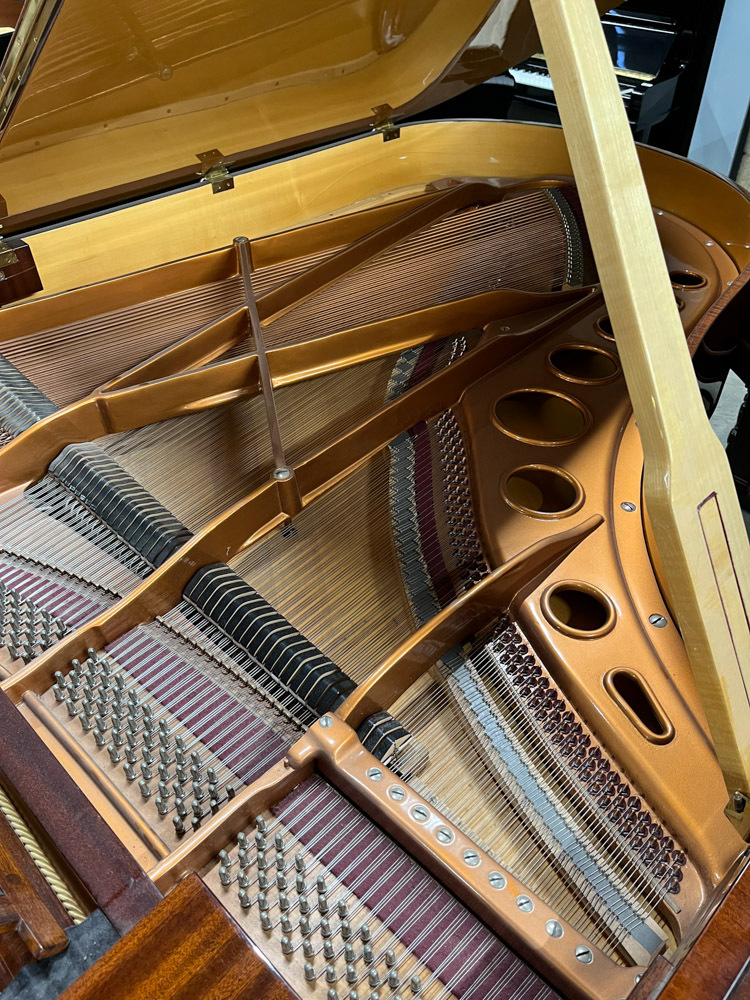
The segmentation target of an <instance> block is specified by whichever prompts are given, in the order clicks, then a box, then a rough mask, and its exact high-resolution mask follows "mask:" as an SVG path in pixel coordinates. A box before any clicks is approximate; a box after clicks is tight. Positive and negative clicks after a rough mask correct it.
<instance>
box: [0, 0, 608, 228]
mask: <svg viewBox="0 0 750 1000" xmlns="http://www.w3.org/2000/svg"><path fill="white" fill-rule="evenodd" d="M602 6H605V4H602ZM536 45H537V36H536V32H535V30H534V28H533V22H532V19H531V15H530V12H529V9H528V6H527V4H526V0H520V2H519V0H500V2H499V3H497V5H496V6H494V9H493V4H492V0H462V2H461V3H456V2H455V0H328V2H322V3H321V2H320V0H277V2H275V3H267V2H264V3H261V2H259V0H179V2H178V0H29V2H28V3H27V5H26V8H25V11H24V15H23V17H22V19H21V24H20V25H19V29H18V31H17V34H16V38H15V40H14V42H13V44H12V46H11V49H10V51H9V53H8V56H7V58H6V59H5V61H4V63H3V66H2V72H0V78H1V79H0V84H1V86H0V196H2V199H4V201H5V203H6V210H5V211H4V212H3V211H2V205H0V212H1V213H2V214H3V215H7V216H9V217H10V218H9V220H8V223H6V226H7V228H9V229H11V230H13V229H16V230H17V229H19V228H22V227H23V226H24V225H25V226H26V227H28V226H29V225H31V224H38V223H40V222H43V221H47V220H48V219H50V218H53V217H55V216H57V217H60V216H64V215H66V214H69V213H70V212H73V211H76V210H77V211H81V210H86V209H91V208H94V207H98V206H101V205H106V204H108V203H114V202H117V201H120V200H122V199H123V198H124V197H126V196H128V195H129V196H133V195H135V194H141V193H145V192H148V191H154V190H159V189H163V188H167V187H171V186H173V185H175V184H176V183H180V182H181V183H190V182H196V181H197V180H198V178H199V175H200V174H201V173H202V172H203V173H205V171H206V168H207V167H209V168H210V166H211V162H209V161H212V162H214V163H215V161H216V160H220V161H222V162H219V164H218V166H219V170H220V171H221V167H222V166H228V167H229V169H230V170H231V169H232V168H237V167H239V166H241V165H243V164H249V163H252V162H253V161H257V160H260V159H266V158H269V157H273V156H277V155H279V154H281V153H282V152H285V151H289V150H291V149H293V148H301V147H305V146H310V145H312V144H313V143H319V142H321V141H323V140H324V139H327V138H330V137H332V136H336V135H338V136H342V135H347V134H348V135H351V134H356V133H358V132H365V131H367V130H368V129H372V128H373V127H378V125H379V124H381V123H383V122H385V123H387V122H388V120H389V119H390V117H391V114H393V115H394V116H398V115H399V114H404V113H407V112H410V111H414V110H417V109H418V108H424V107H428V106H430V105H434V104H436V103H439V102H440V101H442V100H445V99H446V98H448V97H450V96H453V95H455V94H456V93H458V92H460V91H461V90H463V89H466V88H467V87H469V86H472V85H473V84H476V83H478V82H480V80H482V79H487V78H488V77H491V76H493V75H495V74H497V73H498V72H501V71H503V70H504V69H505V68H507V66H508V65H510V64H512V63H514V62H517V61H518V60H519V59H522V58H524V56H525V55H526V54H528V52H530V51H533V50H534V48H535V47H536ZM207 151H212V152H214V153H217V154H218V155H216V156H213V158H211V157H209V158H208V159H206V160H205V162H204V163H203V165H202V163H201V160H200V159H199V154H205V153H206V152H207ZM227 186H231V185H227Z"/></svg>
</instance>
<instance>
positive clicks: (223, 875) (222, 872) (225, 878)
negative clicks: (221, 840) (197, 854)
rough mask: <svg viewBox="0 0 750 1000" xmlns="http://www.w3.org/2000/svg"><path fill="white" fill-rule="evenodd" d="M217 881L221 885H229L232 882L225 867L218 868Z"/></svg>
mask: <svg viewBox="0 0 750 1000" xmlns="http://www.w3.org/2000/svg"><path fill="white" fill-rule="evenodd" d="M219 881H220V882H221V884H222V885H230V884H231V882H232V876H231V873H230V871H229V869H228V868H227V867H226V866H225V865H222V866H221V867H220V868H219Z"/></svg>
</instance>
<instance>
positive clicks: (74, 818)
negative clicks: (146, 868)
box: [0, 694, 161, 934]
mask: <svg viewBox="0 0 750 1000" xmlns="http://www.w3.org/2000/svg"><path fill="white" fill-rule="evenodd" d="M0 732H2V734H3V739H2V745H1V746H0V781H1V782H2V784H3V785H4V786H5V787H6V788H12V789H13V790H14V799H15V800H16V803H17V805H18V806H19V808H21V810H22V811H23V813H24V814H25V815H26V816H27V817H28V819H29V820H31V819H32V818H33V819H34V820H35V825H36V826H37V827H38V828H40V829H41V830H42V831H45V832H46V833H47V835H48V836H49V837H51V838H52V841H53V842H54V845H55V848H56V850H57V852H58V854H59V856H60V858H61V860H62V862H63V863H64V864H65V866H66V867H67V869H68V870H69V871H71V872H72V873H73V875H74V876H75V878H76V879H77V880H78V882H79V883H80V884H81V886H82V887H83V889H84V890H85V892H86V893H87V894H88V895H89V897H90V898H91V900H92V901H93V903H94V905H95V906H97V907H98V908H99V909H100V910H102V911H103V912H104V914H105V916H106V917H107V919H108V920H109V922H110V923H111V924H112V925H113V927H114V928H115V929H116V930H118V931H119V932H120V933H122V934H124V933H125V932H126V931H128V930H130V928H131V927H132V926H134V924H136V923H137V922H138V921H139V920H140V919H141V918H142V917H143V916H145V914H146V913H148V911H149V910H150V909H151V908H152V907H153V906H155V905H156V903H157V902H158V901H159V899H160V898H161V893H159V892H158V890H157V889H156V888H155V886H154V885H153V883H152V882H151V881H150V880H149V879H148V878H147V877H146V875H145V873H144V872H143V870H142V869H141V868H140V866H139V865H138V864H137V863H136V862H135V861H134V860H133V857H132V856H131V855H130V854H129V853H128V851H127V850H126V849H125V847H124V846H123V845H122V843H121V842H120V841H119V840H118V839H117V837H116V836H115V835H114V834H113V833H112V831H111V830H110V829H109V827H108V826H107V824H106V823H105V822H104V820H103V819H102V818H101V816H100V815H99V814H98V813H97V811H96V809H94V807H93V806H92V805H91V803H90V802H89V801H88V799H87V798H86V796H85V795H84V794H83V793H82V792H81V790H80V789H79V788H78V786H77V785H76V783H75V782H74V781H73V780H72V778H71V777H70V776H69V775H68V774H67V773H66V771H65V770H64V769H63V768H62V767H61V766H60V764H59V763H58V762H57V760H56V759H55V758H54V757H53V755H52V754H51V753H50V752H49V750H48V749H47V748H46V747H45V746H44V744H43V743H42V742H41V740H40V739H39V738H38V737H37V736H36V734H35V733H34V732H33V730H32V729H31V728H30V727H29V725H28V723H27V722H26V721H25V720H24V719H23V718H21V716H20V715H19V713H18V711H17V709H16V708H15V707H14V706H13V705H12V704H11V702H10V701H9V700H8V698H7V697H6V696H5V695H4V694H0Z"/></svg>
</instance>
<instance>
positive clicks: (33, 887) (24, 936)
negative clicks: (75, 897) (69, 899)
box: [0, 813, 72, 989]
mask: <svg viewBox="0 0 750 1000" xmlns="http://www.w3.org/2000/svg"><path fill="white" fill-rule="evenodd" d="M71 923H72V921H71V919H70V917H69V916H68V914H67V913H66V912H65V910H64V909H63V907H62V906H61V905H60V902H59V901H58V899H57V896H55V894H54V892H53V891H52V890H51V889H50V887H49V886H48V885H47V883H46V881H45V880H44V878H43V877H42V875H41V873H40V871H39V869H38V868H37V867H36V865H35V864H34V862H33V861H32V860H31V858H30V856H29V854H28V853H27V852H26V850H25V849H24V847H23V845H22V844H21V842H20V841H19V839H18V838H17V837H16V835H15V833H14V832H13V830H12V828H11V826H10V823H8V821H7V820H6V818H5V816H3V815H2V813H0V989H3V988H4V987H5V986H7V985H8V983H10V982H11V981H12V980H13V979H14V978H15V976H16V974H17V973H18V970H19V969H20V968H21V967H22V966H24V965H27V964H28V963H29V962H33V961H37V960H39V959H41V958H49V956H50V955H56V954H58V952H61V951H63V949H64V948H66V947H67V944H68V938H67V935H66V933H65V928H66V927H68V926H70V924H71Z"/></svg>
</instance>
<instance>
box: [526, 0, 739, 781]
mask: <svg viewBox="0 0 750 1000" xmlns="http://www.w3.org/2000/svg"><path fill="white" fill-rule="evenodd" d="M530 2H531V6H532V9H533V12H534V16H535V18H536V23H537V27H538V29H539V34H540V37H541V41H542V45H543V48H544V52H545V56H546V58H547V62H548V64H549V68H550V73H551V75H552V80H553V82H554V86H555V94H556V97H557V103H558V106H559V109H560V118H561V120H562V124H563V131H564V134H565V137H566V141H567V145H568V151H569V153H570V159H571V162H572V164H573V169H574V173H575V178H576V182H577V185H578V190H579V193H580V196H581V203H582V206H583V211H584V215H585V217H586V224H587V226H588V231H589V235H590V238H591V245H592V248H593V252H594V256H595V258H596V263H597V266H598V269H599V275H600V278H601V282H602V289H603V292H604V296H605V299H606V302H607V307H608V310H609V314H610V319H611V321H612V327H613V330H614V332H615V335H616V339H617V347H618V350H619V353H620V358H621V360H622V366H623V370H624V373H625V378H626V381H627V385H628V390H629V392H630V398H631V400H632V403H633V409H634V412H635V416H636V419H637V421H638V428H639V431H640V435H641V440H642V442H643V451H644V462H645V464H644V499H645V503H646V506H647V508H648V512H649V516H650V518H651V521H652V524H653V529H654V536H655V538H656V542H657V546H658V550H659V555H660V557H661V560H662V563H663V566H664V570H665V574H666V579H667V584H668V587H669V590H670V594H671V598H672V601H673V605H674V610H675V612H676V614H677V618H678V623H679V626H680V629H681V632H682V635H683V638H684V640H685V645H686V648H687V652H688V655H689V658H690V663H691V666H692V668H693V671H694V674H695V678H696V683H697V686H698V690H699V693H700V696H701V699H702V701H703V706H704V708H705V711H706V715H707V717H708V722H709V726H710V728H711V735H712V737H713V740H714V744H715V746H716V752H717V755H718V758H719V762H720V764H721V767H722V770H723V773H724V777H725V779H726V782H727V787H728V790H729V791H730V792H734V791H735V790H736V789H741V790H742V791H744V792H745V793H747V792H748V791H750V697H749V696H748V692H749V691H750V627H749V620H748V611H749V610H750V552H749V550H748V541H747V536H746V534H745V528H744V525H743V522H742V517H741V515H740V510H739V505H738V502H737V497H736V494H735V490H734V484H733V482H732V476H731V473H730V470H729V466H728V464H727V461H726V457H725V455H724V452H723V449H722V447H721V445H720V443H719V441H718V439H717V438H716V436H715V434H714V433H713V431H712V430H711V427H710V425H709V423H708V420H707V418H706V415H705V411H704V408H703V404H702V402H701V398H700V394H699V392H698V387H697V385H696V381H695V377H694V375H693V369H692V365H691V362H690V356H689V352H688V349H687V346H686V344H685V336H684V333H683V330H682V327H681V325H680V320H679V315H678V312H677V307H676V305H675V300H674V294H673V290H672V287H671V283H670V280H669V275H668V273H667V268H666V266H665V262H664V255H663V253H662V249H661V246H660V243H659V238H658V235H657V231H656V226H655V223H654V219H653V213H652V208H651V206H650V204H649V200H648V196H647V193H646V188H645V185H644V182H643V176H642V173H641V169H640V166H639V163H638V158H637V155H636V151H635V146H634V144H633V140H632V137H631V135H630V129H629V126H628V122H627V118H626V115H625V109H624V107H623V104H622V100H621V99H620V94H619V88H618V86H617V82H616V79H615V74H614V71H613V69H612V62H611V59H610V55H609V52H608V49H607V45H606V42H605V39H604V34H603V32H602V28H601V24H600V22H599V15H598V12H597V9H596V5H595V3H594V2H593V0H530Z"/></svg>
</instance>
